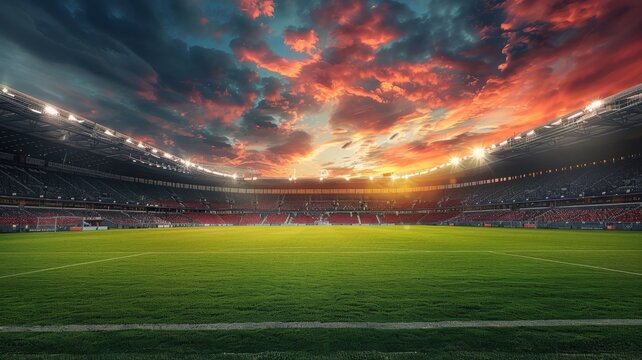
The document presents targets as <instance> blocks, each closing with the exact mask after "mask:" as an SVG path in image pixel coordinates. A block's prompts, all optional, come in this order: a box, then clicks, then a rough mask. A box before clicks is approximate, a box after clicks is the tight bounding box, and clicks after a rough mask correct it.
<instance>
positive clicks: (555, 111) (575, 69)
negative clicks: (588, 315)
mask: <svg viewBox="0 0 642 360" xmlns="http://www.w3.org/2000/svg"><path fill="white" fill-rule="evenodd" d="M641 19H642V1H639V0H613V1H609V0H587V1H570V0H550V1H545V0H539V1H536V0H528V1H505V2H504V1H493V0H487V1H471V0H434V1H431V0H425V1H420V0H416V1H398V2H397V1H354V0H349V1H348V0H346V1H295V0H284V1H279V0H238V1H205V0H184V1H178V0H176V1H169V0H168V1H164V0H154V1H115V0H112V1H104V0H73V1H72V0H69V1H47V0H42V1H2V2H0V24H2V25H0V49H2V51H0V83H3V84H6V85H8V86H11V87H13V88H15V89H17V90H19V91H22V92H25V93H28V94H30V95H33V96H35V97H38V98H41V99H43V100H45V101H48V102H50V103H51V104H54V105H56V106H60V107H62V108H64V109H68V110H71V111H73V112H75V113H78V114H80V115H83V116H85V117H87V118H89V119H91V120H94V121H97V122H99V123H101V124H103V125H106V126H109V127H113V128H114V129H116V130H118V131H120V132H123V133H126V134H130V135H131V136H132V137H134V138H136V139H138V140H142V141H145V142H148V143H149V144H153V145H155V146H158V147H160V148H161V149H165V150H168V151H170V152H173V153H175V154H176V155H180V156H183V157H185V158H191V159H192V161H194V162H199V163H204V164H208V165H212V166H217V167H221V168H222V169H229V170H230V171H238V172H239V173H248V172H250V171H255V172H256V174H257V175H261V176H286V177H287V176H290V175H292V173H293V172H294V171H296V174H297V176H300V177H304V176H309V177H317V176H319V173H320V171H322V170H324V169H325V170H327V171H328V172H329V174H330V176H343V175H352V176H356V175H375V174H381V173H388V172H393V173H407V172H412V171H416V170H420V169H425V168H430V167H432V166H435V165H438V164H440V163H443V162H446V161H448V158H449V157H451V156H454V155H461V156H463V155H467V154H469V153H470V150H471V149H472V148H474V147H476V146H489V145H490V144H492V143H494V142H498V141H501V140H503V139H504V138H506V137H509V136H512V135H515V134H517V133H519V132H522V131H524V130H526V129H528V128H531V127H535V126H537V125H540V124H542V123H544V122H546V121H549V120H551V119H554V118H555V117H556V116H559V115H563V114H565V113H568V112H570V111H572V110H575V109H578V108H581V107H584V106H585V105H586V104H588V103H589V102H590V101H591V100H594V99H597V98H601V97H606V96H609V95H612V94H614V93H616V92H619V91H621V90H623V89H625V88H627V87H630V86H633V85H636V84H638V83H642V35H641V34H642V20H641Z"/></svg>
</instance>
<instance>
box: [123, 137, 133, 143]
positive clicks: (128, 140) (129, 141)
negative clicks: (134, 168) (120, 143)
mask: <svg viewBox="0 0 642 360" xmlns="http://www.w3.org/2000/svg"><path fill="white" fill-rule="evenodd" d="M125 142H126V143H128V144H133V143H134V142H133V141H132V139H131V138H127V140H125Z"/></svg>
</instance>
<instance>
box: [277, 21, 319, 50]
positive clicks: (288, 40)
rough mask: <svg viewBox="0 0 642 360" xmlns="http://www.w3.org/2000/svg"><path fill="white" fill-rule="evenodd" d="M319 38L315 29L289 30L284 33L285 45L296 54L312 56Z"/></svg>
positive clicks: (291, 28)
mask: <svg viewBox="0 0 642 360" xmlns="http://www.w3.org/2000/svg"><path fill="white" fill-rule="evenodd" d="M318 41H319V37H318V36H317V33H316V32H315V31H314V29H296V28H293V27H290V28H287V29H286V30H285V31H284V32H283V43H284V44H285V45H287V46H289V47H290V48H291V49H292V50H294V51H296V52H305V53H308V54H312V52H313V51H314V50H315V49H316V44H317V42H318Z"/></svg>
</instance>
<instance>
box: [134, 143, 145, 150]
mask: <svg viewBox="0 0 642 360" xmlns="http://www.w3.org/2000/svg"><path fill="white" fill-rule="evenodd" d="M136 146H138V147H139V148H141V149H144V148H145V145H143V143H142V142H139V143H138V145H136Z"/></svg>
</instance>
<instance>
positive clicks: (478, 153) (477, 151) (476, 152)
mask: <svg viewBox="0 0 642 360" xmlns="http://www.w3.org/2000/svg"><path fill="white" fill-rule="evenodd" d="M472 156H473V158H475V159H477V160H481V159H483V158H484V156H486V150H485V149H484V148H483V147H476V148H474V149H473V152H472Z"/></svg>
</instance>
